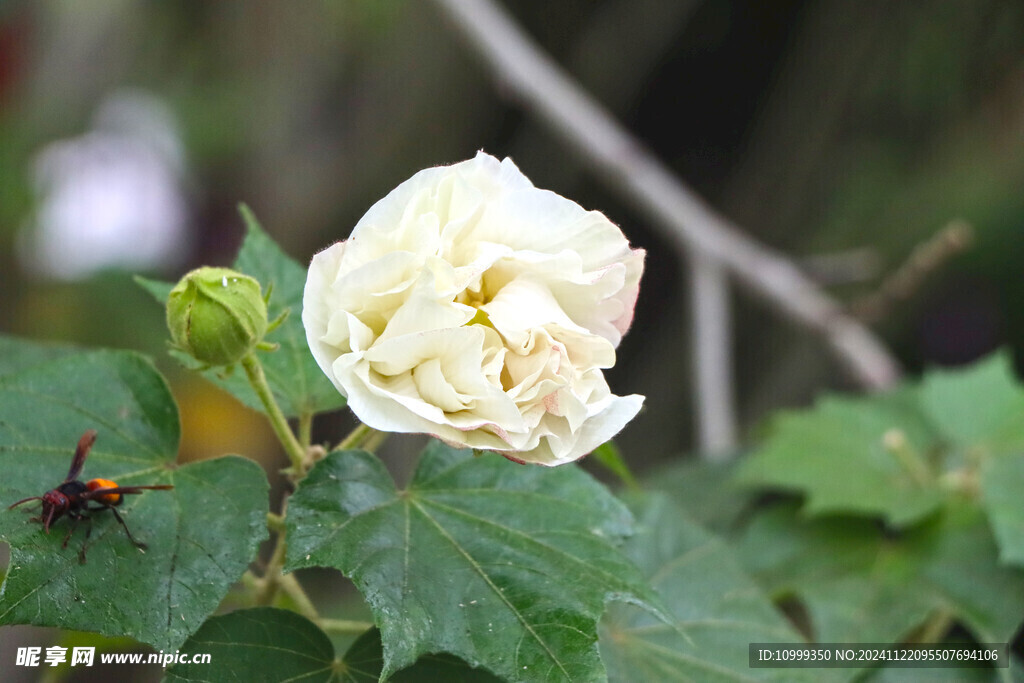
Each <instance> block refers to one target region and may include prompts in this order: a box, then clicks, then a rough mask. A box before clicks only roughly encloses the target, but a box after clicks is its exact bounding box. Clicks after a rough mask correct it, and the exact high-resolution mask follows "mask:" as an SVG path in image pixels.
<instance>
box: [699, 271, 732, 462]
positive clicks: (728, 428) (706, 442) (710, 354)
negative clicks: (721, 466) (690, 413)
mask: <svg viewBox="0 0 1024 683" xmlns="http://www.w3.org/2000/svg"><path fill="white" fill-rule="evenodd" d="M690 302H691V303H690V307H691V310H692V312H693V322H692V326H693V335H692V338H693V353H692V358H693V376H694V377H695V378H696V382H695V383H694V405H695V407H696V411H697V416H698V420H697V443H698V445H699V446H700V451H701V453H702V454H704V455H705V456H706V457H707V458H710V459H712V460H721V459H725V458H729V457H731V456H732V455H733V454H734V451H735V449H736V414H735V410H734V406H735V401H734V399H733V380H732V314H731V312H730V306H729V282H728V280H727V278H726V273H725V271H724V269H723V268H722V267H721V266H720V265H719V264H717V263H715V262H713V261H712V260H711V259H707V258H701V257H700V256H696V257H695V258H691V259H690Z"/></svg>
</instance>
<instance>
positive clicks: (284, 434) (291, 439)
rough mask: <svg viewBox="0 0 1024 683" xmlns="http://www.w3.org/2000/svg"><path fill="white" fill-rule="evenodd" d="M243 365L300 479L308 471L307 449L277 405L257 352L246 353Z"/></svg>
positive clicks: (297, 477) (295, 475) (297, 478)
mask: <svg viewBox="0 0 1024 683" xmlns="http://www.w3.org/2000/svg"><path fill="white" fill-rule="evenodd" d="M242 367H243V368H245V374H246V376H247V377H248V378H249V384H251V385H252V388H253V390H254V391H255V392H256V395H257V396H259V398H260V402H261V403H263V407H264V408H265V409H266V411H267V417H268V418H269V419H270V426H271V427H273V428H274V433H275V434H277V438H278V440H279V441H280V442H281V445H282V446H284V450H285V452H286V453H287V454H288V459H289V460H291V463H292V471H293V474H294V480H295V481H298V480H299V479H301V478H302V476H303V475H305V473H306V472H305V465H304V461H305V455H306V449H304V448H303V447H302V444H300V443H299V441H298V439H296V438H295V434H294V433H293V432H292V430H291V427H289V426H288V418H286V417H285V416H284V413H282V412H281V408H280V406H278V405H277V401H275V400H274V392H273V391H271V390H270V385H269V384H267V376H266V375H265V374H264V373H263V366H262V365H260V361H259V359H258V358H257V357H256V354H255V353H252V352H250V353H248V354H246V355H245V357H244V358H242Z"/></svg>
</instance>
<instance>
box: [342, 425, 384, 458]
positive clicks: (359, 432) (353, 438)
mask: <svg viewBox="0 0 1024 683" xmlns="http://www.w3.org/2000/svg"><path fill="white" fill-rule="evenodd" d="M379 433H380V432H378V431H377V430H376V429H374V428H373V427H368V426H367V425H365V424H363V423H362V422H360V423H359V424H358V425H356V428H355V429H353V430H352V431H351V432H349V434H348V436H346V437H345V438H344V439H342V440H341V441H339V442H338V445H337V446H335V447H334V448H333V449H331V450H335V451H349V450H353V449H355V448H359V447H360V446H362V445H363V444H365V443H366V442H367V441H368V440H369V439H370V437H371V436H373V435H374V434H379Z"/></svg>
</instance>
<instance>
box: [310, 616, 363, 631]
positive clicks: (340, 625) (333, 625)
mask: <svg viewBox="0 0 1024 683" xmlns="http://www.w3.org/2000/svg"><path fill="white" fill-rule="evenodd" d="M316 625H317V626H319V627H320V628H321V630H324V631H330V632H333V633H363V632H365V631H368V630H370V629H371V628H373V622H372V621H351V620H349V619H320V620H318V621H317V622H316Z"/></svg>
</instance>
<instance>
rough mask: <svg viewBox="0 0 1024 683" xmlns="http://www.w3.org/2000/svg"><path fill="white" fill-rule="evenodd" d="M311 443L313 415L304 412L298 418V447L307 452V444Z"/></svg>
mask: <svg viewBox="0 0 1024 683" xmlns="http://www.w3.org/2000/svg"><path fill="white" fill-rule="evenodd" d="M312 441H313V413H311V412H308V411H307V412H304V413H302V415H300V416H299V445H301V446H302V450H304V451H308V450H309V444H310V443H312Z"/></svg>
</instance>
